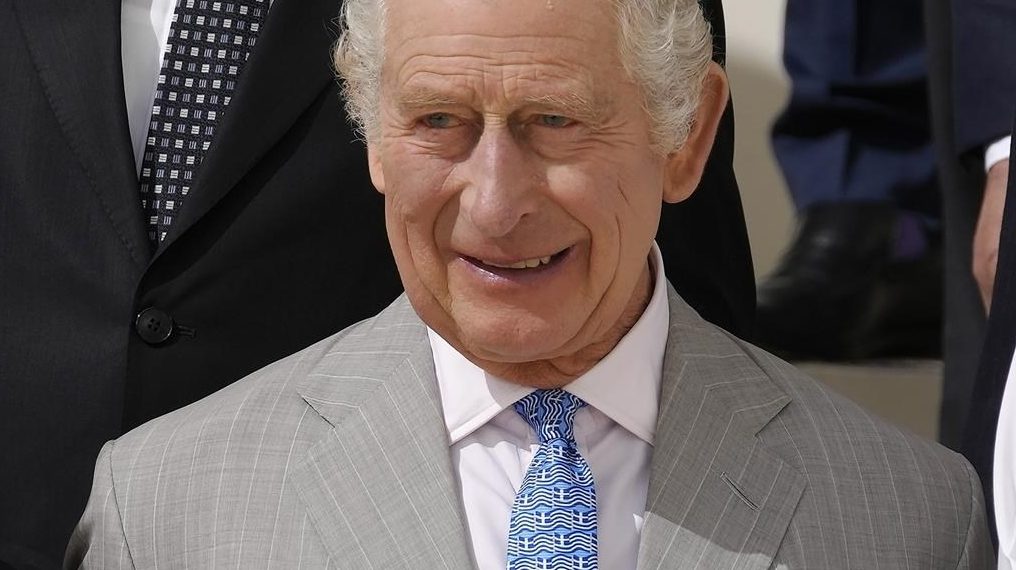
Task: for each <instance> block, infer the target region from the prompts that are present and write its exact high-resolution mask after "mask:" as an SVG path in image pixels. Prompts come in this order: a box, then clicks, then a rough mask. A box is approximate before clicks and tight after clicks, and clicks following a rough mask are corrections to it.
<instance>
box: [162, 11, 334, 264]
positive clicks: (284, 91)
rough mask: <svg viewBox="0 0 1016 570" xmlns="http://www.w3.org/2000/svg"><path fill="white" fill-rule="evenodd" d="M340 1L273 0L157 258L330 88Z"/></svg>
mask: <svg viewBox="0 0 1016 570" xmlns="http://www.w3.org/2000/svg"><path fill="white" fill-rule="evenodd" d="M340 5H341V2H338V1H335V0H275V1H274V2H273V3H272V6H271V9H270V10H269V12H268V18H267V20H266V22H265V27H264V30H263V32H262V33H261V35H260V37H259V38H258V42H257V46H256V48H255V49H254V52H253V53H252V54H251V58H250V60H249V61H248V62H247V65H246V66H245V67H244V70H243V71H242V73H241V76H240V79H239V83H238V84H237V86H236V90H235V96H234V98H233V100H232V101H231V102H230V104H229V107H228V108H227V109H226V112H225V113H224V114H223V116H222V121H221V122H220V123H219V125H218V126H217V127H216V135H215V139H214V140H213V142H212V145H211V146H210V147H209V149H208V153H207V154H206V155H205V158H204V159H203V161H202V164H201V168H200V169H199V172H198V175H197V179H196V180H195V183H194V188H193V190H192V193H191V195H190V197H189V198H188V199H187V201H186V202H185V203H184V205H183V207H182V209H181V210H180V213H179V216H178V217H177V219H176V220H174V222H173V225H172V226H171V227H170V230H169V233H168V234H167V236H166V239H165V240H164V242H163V243H162V246H161V247H160V248H159V252H158V253H157V254H156V255H157V256H158V255H160V254H161V252H163V251H165V250H166V248H167V247H168V246H169V245H170V244H171V243H172V242H173V241H175V240H176V239H177V238H178V237H179V236H180V235H181V234H183V233H184V232H186V231H187V229H188V228H190V227H191V226H193V225H194V224H195V223H196V222H197V221H198V220H199V219H201V217H202V216H204V215H205V214H206V213H207V212H208V211H209V210H210V209H211V208H212V207H214V206H215V205H216V204H217V203H218V202H219V201H220V200H221V199H222V198H223V197H224V196H225V195H226V194H228V193H229V191H230V190H231V189H232V188H233V187H234V186H235V185H236V184H237V183H238V182H239V181H240V180H241V179H242V178H243V176H244V175H245V174H247V172H248V171H249V170H250V169H251V168H253V167H254V165H256V164H257V163H258V161H260V160H261V158H262V157H264V155H265V154H266V153H267V152H268V151H269V150H270V149H271V147H272V146H273V145H274V144H275V143H276V142H277V141H278V140H279V139H280V138H282V136H283V135H285V133H286V132H287V131H288V130H289V129H290V128H291V127H292V126H293V123H295V122H296V120H297V119H298V118H299V117H300V115H301V114H302V113H303V112H304V110H306V109H307V108H308V107H309V106H310V105H311V103H313V102H314V100H315V99H316V98H317V97H318V96H319V95H320V94H321V91H322V90H323V89H325V88H326V87H328V85H329V83H330V82H332V81H335V77H334V73H333V72H332V67H331V59H330V58H331V55H330V47H331V44H332V43H333V42H334V41H335V32H334V31H333V30H332V29H331V28H332V27H333V26H331V22H333V21H334V20H335V19H336V18H337V17H338V14H339V8H340Z"/></svg>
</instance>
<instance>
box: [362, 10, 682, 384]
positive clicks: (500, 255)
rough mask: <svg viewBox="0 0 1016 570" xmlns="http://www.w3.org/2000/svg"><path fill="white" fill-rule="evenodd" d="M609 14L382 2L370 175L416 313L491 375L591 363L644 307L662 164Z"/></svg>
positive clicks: (661, 189) (593, 11)
mask: <svg viewBox="0 0 1016 570" xmlns="http://www.w3.org/2000/svg"><path fill="white" fill-rule="evenodd" d="M612 10H613V8H612V7H611V3H610V2H608V1H606V0H482V1H480V0H391V1H390V2H389V8H388V28H387V31H386V38H387V39H386V46H385V49H386V52H385V63H384V68H383V72H382V77H383V86H382V101H381V115H380V116H381V130H380V137H379V138H378V139H377V140H375V141H372V143H371V144H370V145H369V146H370V156H371V173H372V177H373V179H374V183H375V185H376V186H377V187H378V189H379V190H380V191H381V192H383V193H384V195H385V199H386V218H387V220H386V221H387V226H388V234H389V239H390V241H391V245H392V250H393V252H394V255H395V259H396V262H397V263H398V267H399V271H400V273H401V275H402V280H403V283H404V285H405V287H406V292H407V294H408V295H409V298H410V300H411V302H412V304H413V306H414V308H415V309H416V311H417V312H418V313H419V314H420V316H421V317H422V318H423V320H424V321H425V322H426V323H427V324H428V325H429V326H431V327H432V328H433V329H435V330H436V331H437V332H438V333H439V334H441V336H443V337H444V338H445V339H447V340H448V341H449V342H450V343H451V344H453V345H455V346H456V347H457V348H458V349H459V350H460V351H462V352H463V353H464V354H465V355H466V356H468V357H469V358H470V359H472V360H473V361H474V362H477V363H480V364H481V366H484V367H485V368H487V369H488V370H490V368H491V365H493V368H495V369H498V365H508V367H509V369H511V367H512V366H515V367H516V369H518V365H519V364H521V363H535V362H541V361H543V362H548V361H554V360H555V359H566V358H567V357H569V356H570V355H574V354H578V353H580V352H582V351H584V350H589V349H590V348H591V347H595V346H596V345H597V344H598V343H603V342H605V341H606V339H607V337H608V336H609V333H610V331H611V329H612V327H616V325H617V323H618V322H619V320H620V319H622V317H623V316H624V315H625V314H626V313H631V312H634V314H635V317H637V315H638V313H639V312H640V311H641V310H642V306H643V304H644V302H645V301H646V296H647V295H648V291H649V286H648V284H649V283H650V281H651V280H650V278H649V272H648V265H647V255H648V252H649V249H650V247H651V243H652V240H653V236H654V235H655V233H656V228H657V224H658V221H659V215H660V207H661V200H662V193H663V187H664V182H665V178H666V176H665V166H666V162H667V157H665V156H661V155H659V154H658V153H657V152H654V151H653V150H652V146H651V140H650V135H649V128H650V122H649V118H648V116H647V115H646V113H645V111H644V110H643V108H642V105H641V101H642V99H641V96H640V93H639V91H638V89H637V87H636V85H635V84H634V83H632V82H631V80H630V79H629V78H628V77H627V75H626V74H625V72H624V69H623V67H622V64H621V62H620V60H619V57H618V55H617V53H616V52H617V48H616V46H617V35H616V30H615V28H616V23H615V19H614V15H613V11H612ZM614 342H616V339H614ZM611 346H613V344H611ZM609 348H610V347H607V349H608V350H609ZM509 376H510V374H509ZM523 381H524V380H523Z"/></svg>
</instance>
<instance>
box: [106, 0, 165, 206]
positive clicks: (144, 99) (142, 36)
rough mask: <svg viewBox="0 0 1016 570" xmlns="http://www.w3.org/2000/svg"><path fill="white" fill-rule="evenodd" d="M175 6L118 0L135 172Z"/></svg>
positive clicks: (160, 1) (157, 1)
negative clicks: (119, 1)
mask: <svg viewBox="0 0 1016 570" xmlns="http://www.w3.org/2000/svg"><path fill="white" fill-rule="evenodd" d="M175 9H176V0H123V1H122V2H121V3H120V58H121V62H122V65H123V91H124V101H126V103H127V122H128V125H129V126H130V130H131V143H132V145H133V148H134V165H135V166H136V167H137V172H138V174H140V173H141V158H142V155H143V154H144V152H145V139H147V138H148V123H149V122H150V121H151V118H152V103H153V102H154V101H155V86H156V85H157V84H158V81H159V71H160V70H161V69H162V55H163V53H165V51H166V42H167V41H169V27H170V25H171V24H172V22H173V11H174V10H175ZM140 199H141V198H140V197H139V198H138V200H140Z"/></svg>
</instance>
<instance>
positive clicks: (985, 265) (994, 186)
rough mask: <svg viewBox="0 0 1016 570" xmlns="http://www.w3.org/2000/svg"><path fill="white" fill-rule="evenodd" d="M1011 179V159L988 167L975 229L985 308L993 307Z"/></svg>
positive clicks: (975, 262) (976, 274)
mask: <svg viewBox="0 0 1016 570" xmlns="http://www.w3.org/2000/svg"><path fill="white" fill-rule="evenodd" d="M1008 182H1009V161H1008V160H1002V161H1000V162H996V163H995V165H994V166H992V167H991V169H990V170H988V179H987V180H986V181H985V183H984V198H983V200H982V201H981V214H980V215H979V216H978V218H977V229H976V230H975V231H974V260H973V271H974V279H975V280H976V281H977V288H978V289H979V290H980V292H981V300H982V301H983V302H984V311H985V312H988V311H990V310H991V295H992V293H993V290H994V288H995V268H996V267H997V265H998V242H999V235H1000V234H1001V233H1002V211H1003V209H1004V208H1005V192H1006V186H1007V185H1008Z"/></svg>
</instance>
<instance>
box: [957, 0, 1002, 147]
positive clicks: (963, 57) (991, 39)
mask: <svg viewBox="0 0 1016 570" xmlns="http://www.w3.org/2000/svg"><path fill="white" fill-rule="evenodd" d="M952 9H953V92H954V95H955V104H956V109H955V113H954V114H953V120H954V129H955V134H956V147H957V149H958V150H959V151H960V152H961V153H967V152H971V151H978V152H980V151H983V149H984V147H985V146H986V145H988V144H990V143H993V142H995V141H997V140H999V139H1000V138H1002V137H1004V136H1006V135H1008V134H1010V133H1011V129H1012V125H1013V110H1014V109H1016V33H1013V30H1016V1H1014V0H952Z"/></svg>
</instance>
